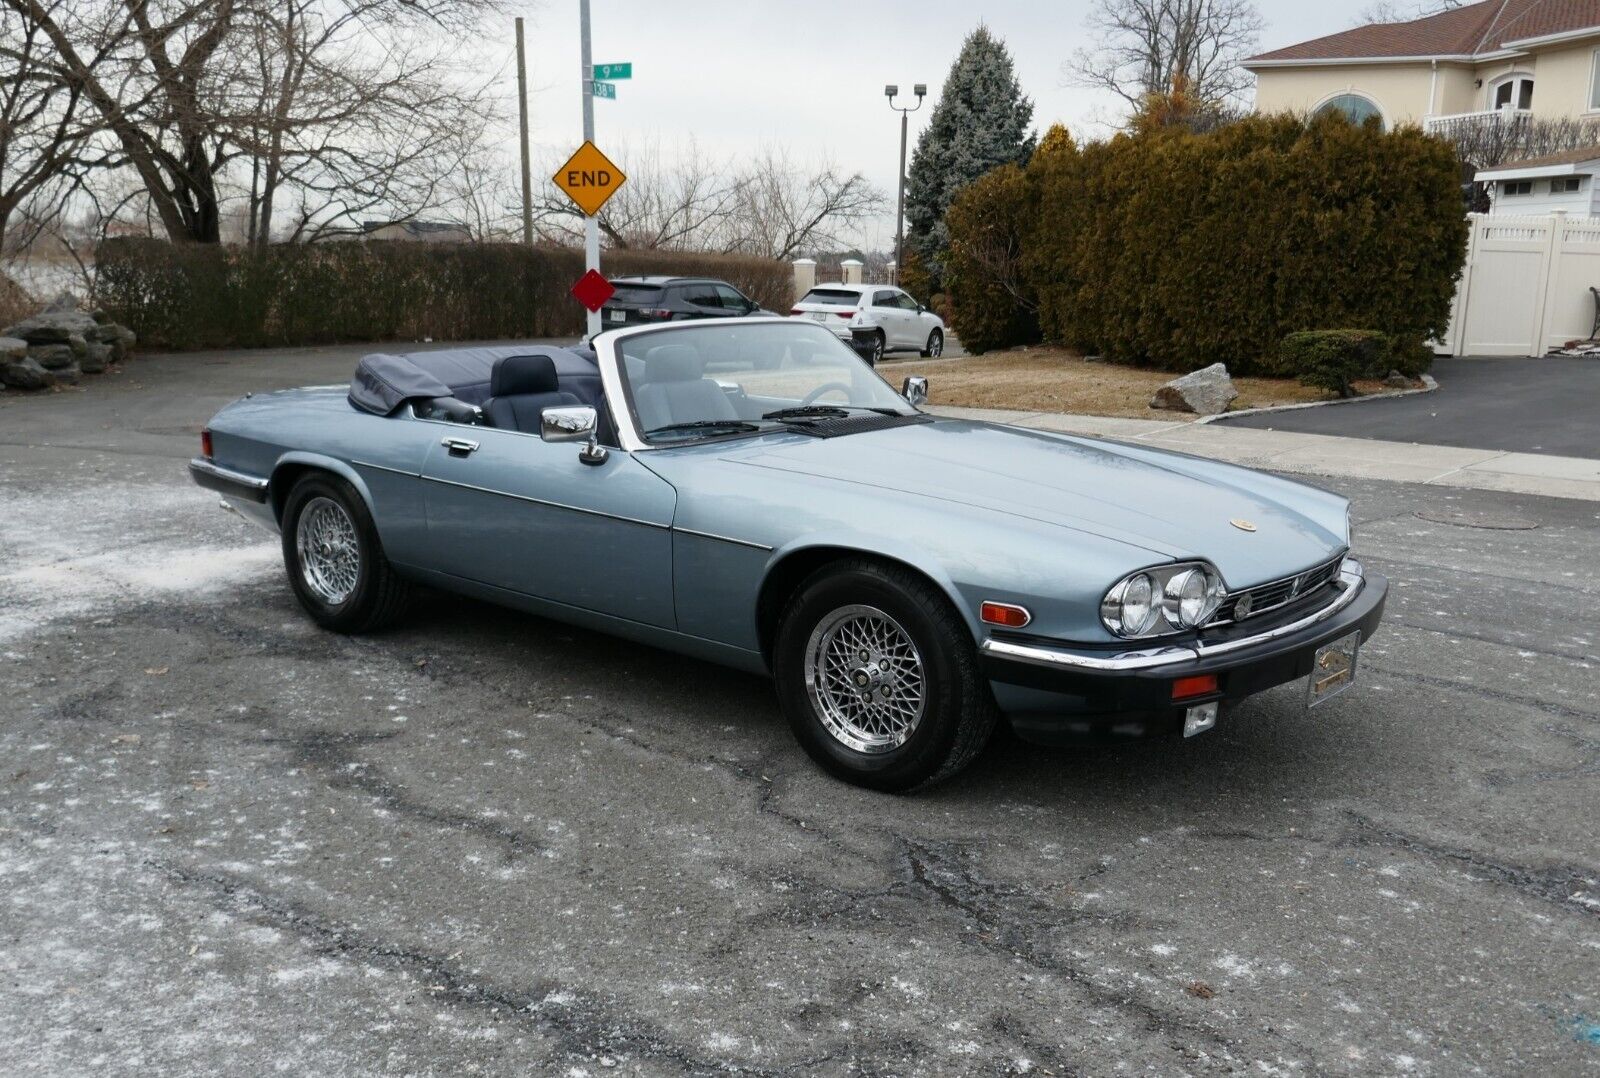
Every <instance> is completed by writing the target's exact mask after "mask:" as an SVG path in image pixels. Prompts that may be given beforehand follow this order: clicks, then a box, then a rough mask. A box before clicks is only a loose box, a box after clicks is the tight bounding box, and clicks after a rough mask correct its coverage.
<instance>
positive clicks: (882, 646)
mask: <svg viewBox="0 0 1600 1078" xmlns="http://www.w3.org/2000/svg"><path fill="white" fill-rule="evenodd" d="M925 399H926V382H925V381H924V380H922V379H917V378H908V379H906V383H905V385H904V386H903V387H902V388H901V390H900V391H898V392H897V391H896V390H895V389H894V388H892V387H891V386H890V385H889V384H888V383H887V382H886V381H884V379H883V378H882V377H881V376H880V374H879V373H878V372H877V371H875V370H874V369H873V368H872V367H871V366H869V365H868V364H867V363H865V362H863V361H862V360H861V359H860V358H859V357H858V356H857V355H856V354H855V353H854V352H853V351H852V350H851V349H850V348H849V347H848V346H846V345H845V344H843V343H841V342H840V341H839V340H838V338H836V337H835V336H834V335H833V334H832V333H830V332H828V331H827V330H826V329H823V328H821V327H818V326H814V325H809V324H805V323H802V322H799V321H797V320H789V319H780V318H772V319H765V318H760V319H744V320H740V321H739V324H738V325H728V324H721V323H718V324H706V323H684V324H671V325H663V326H651V327H639V328H634V329H623V330H617V331H613V332H609V333H604V334H602V335H600V336H599V337H597V338H596V339H595V341H594V342H593V346H592V348H586V349H564V348H553V347H545V346H534V345H528V346H523V347H500V348H477V349H456V350H447V351H437V352H419V353H412V354H409V355H383V354H379V355H372V356H368V357H366V358H365V359H363V360H362V361H361V363H360V365H359V366H358V368H357V370H356V372H355V376H354V379H353V380H352V382H351V384H350V385H349V386H348V387H347V386H344V385H339V386H328V387H311V388H305V389H295V390H288V391H284V392H275V393H263V394H259V395H253V396H250V397H247V398H245V399H243V400H239V401H236V402H234V403H233V404H230V405H228V406H227V407H226V408H224V409H223V410H222V411H221V412H219V413H218V414H217V415H216V417H215V418H214V419H212V421H211V423H210V426H209V427H208V428H207V430H206V432H205V433H204V435H203V437H202V449H203V455H202V456H201V457H199V458H198V459H196V460H194V461H192V462H191V463H190V465H189V468H190V471H191V474H192V475H193V477H194V479H195V480H196V481H197V482H198V483H199V484H200V485H201V486H203V487H207V488H209V489H211V490H214V491H218V492H220V493H221V494H222V496H223V498H224V500H225V502H226V503H227V504H229V505H230V506H232V507H234V508H236V509H238V510H240V511H242V512H244V513H245V514H247V515H251V516H253V517H254V518H256V519H257V520H259V521H260V522H261V523H263V524H265V525H266V526H268V527H269V528H271V529H273V530H274V531H277V532H279V533H280V534H281V536H282V541H283V556H284V562H285V565H286V567H287V570H288V577H289V583H290V586H291V587H292V588H293V590H294V593H295V595H296V596H297V598H298V599H299V601H300V603H301V605H302V606H303V607H304V608H305V610H306V612H307V613H308V614H309V615H310V616H311V617H312V618H313V619H314V620H315V621H316V622H317V623H319V624H320V625H322V626H325V627H326V628H328V629H331V630H334V631H338V632H346V633H353V632H363V631H367V630H372V629H376V628H377V627H379V626H381V625H383V624H385V623H387V622H389V621H391V620H392V619H394V618H396V617H397V616H399V615H400V614H401V613H402V612H403V611H404V610H405V609H406V607H407V600H408V598H409V596H410V595H411V594H412V593H413V592H414V591H415V590H416V589H417V588H419V587H426V588H434V589H442V590H445V591H449V592H457V593H461V594H464V595H468V596H475V597H477V598H480V599H485V600H488V601H490V602H494V603H501V604H504V605H507V606H512V607H517V608H521V609H523V610H526V611H530V612H533V613H536V614H540V615H543V616H545V617H549V618H554V619H558V620H561V621H565V622H570V623H574V624H577V625H581V626H586V627H588V628H591V629H595V630H599V631H602V632H606V633H611V634H614V635H616V636H619V637H623V638H625V639H627V640H630V641H635V642H637V643H640V644H645V645H650V646H654V647H660V648H667V649H672V650H675V651H678V652H682V653H685V654H688V655H692V656H696V657H698V658H700V659H704V660H709V661H711V662H714V663H721V664H725V665H727V666H731V667H736V668H739V669H741V670H747V671H752V672H757V673H761V674H768V675H770V676H771V677H772V679H773V681H774V682H775V685H776V690H777V696H778V699H779V701H780V704H781V707H782V710H783V712H784V714H785V715H786V717H787V718H788V720H789V723H790V724H791V726H792V727H793V729H794V733H795V736H796V737H797V738H798V740H799V742H800V744H801V745H802V746H803V747H804V748H805V750H806V751H807V752H808V753H809V754H810V755H811V756H812V757H813V758H814V759H815V760H816V761H817V762H818V763H819V764H820V765H821V766H822V767H824V768H826V769H827V770H828V771H830V772H832V773H833V774H834V775H837V776H839V777H841V778H844V779H846V780H848V781H850V782H854V783H858V784H861V785H864V786H870V787H874V788H877V789H882V790H894V791H901V790H909V789H912V788H915V787H918V786H922V785H924V784H927V783H930V782H933V781H936V780H939V779H942V778H944V777H947V776H949V775H951V774H954V773H955V772H957V771H959V770H960V769H961V768H962V767H963V766H965V765H966V764H967V763H969V762H970V761H971V760H972V759H973V758H974V757H975V756H976V755H977V754H978V753H979V752H980V751H981V750H982V749H983V747H984V745H985V743H986V742H987V741H988V740H989V737H990V734H991V733H992V731H993V729H994V727H995V724H996V723H997V722H998V721H1000V720H1001V719H1002V718H1004V719H1005V720H1006V721H1009V722H1010V724H1011V725H1012V726H1013V727H1014V728H1015V729H1016V731H1017V732H1018V733H1019V734H1020V735H1021V736H1022V737H1024V738H1026V739H1030V740H1035V741H1040V742H1045V743H1054V742H1060V741H1063V740H1067V739H1082V738H1085V737H1089V738H1096V737H1099V738H1115V737H1122V736H1139V735H1152V736H1153V735H1170V736H1174V737H1176V736H1180V735H1183V736H1192V735H1194V734H1198V733H1201V732H1203V731H1205V730H1208V729H1211V728H1212V727H1213V726H1214V725H1215V724H1216V723H1217V721H1218V719H1219V715H1226V713H1227V711H1228V709H1229V708H1230V707H1231V706H1232V705H1235V704H1236V703H1238V702H1239V701H1241V700H1243V699H1244V698H1245V697H1247V696H1250V695H1252V694H1254V693H1259V692H1261V691H1262V690H1264V689H1267V688H1270V687H1273V686H1278V685H1283V684H1286V683H1289V682H1296V681H1302V680H1303V681H1304V683H1305V690H1304V698H1305V699H1306V700H1307V701H1308V702H1309V703H1320V702H1323V701H1325V700H1328V699H1331V698H1332V697H1334V696H1335V695H1337V694H1338V693H1340V692H1341V691H1343V690H1344V689H1346V688H1347V687H1349V686H1350V685H1351V683H1352V682H1353V681H1354V679H1355V675H1356V663H1357V657H1358V649H1359V646H1360V643H1361V642H1362V641H1363V640H1365V639H1366V638H1367V637H1369V636H1370V635H1371V634H1372V632H1373V631H1374V630H1375V629H1376V628H1377V625H1378V622H1379V619H1380V618H1381V616H1382V613H1383V605H1384V598H1385V595H1386V593H1387V591H1388V584H1387V582H1386V581H1385V580H1384V579H1383V578H1382V577H1381V576H1378V575H1375V574H1372V573H1368V572H1364V571H1363V569H1362V566H1361V565H1360V564H1359V563H1358V562H1357V561H1356V560H1355V559H1354V558H1353V557H1351V556H1350V515H1349V507H1348V503H1347V502H1346V501H1345V499H1343V498H1341V497H1339V496H1337V495H1334V494H1330V493H1327V492H1325V491H1322V490H1318V489H1315V488H1313V487H1310V486H1305V485H1302V484H1299V483H1294V482H1290V481H1288V480H1284V479H1280V478H1277V477H1274V476H1270V475H1264V474H1261V473H1258V472H1253V471H1250V470H1247V469H1244V468H1239V467H1235V466H1232V465H1228V464H1220V463H1215V462H1212V461H1206V460H1199V459H1196V458H1193V457H1188V456H1183V455H1179V454H1173V453H1166V452H1161V451H1158V450H1154V449H1150V448H1144V447H1137V446H1131V445H1124V444H1118V443H1115V442H1108V441H1100V440H1096V439H1092V438H1082V437H1072V436H1069V435H1065V434H1052V433H1047V432H1042V431H1035V430H1022V429H1018V428H1014V427H1006V426H998V425H995V424H991V423H975V422H966V421H962V420H957V419H950V418H943V417H940V416H937V415H932V414H929V413H928V412H927V411H925V410H924V409H923V408H922V407H920V406H921V405H922V404H923V403H924V402H925Z"/></svg>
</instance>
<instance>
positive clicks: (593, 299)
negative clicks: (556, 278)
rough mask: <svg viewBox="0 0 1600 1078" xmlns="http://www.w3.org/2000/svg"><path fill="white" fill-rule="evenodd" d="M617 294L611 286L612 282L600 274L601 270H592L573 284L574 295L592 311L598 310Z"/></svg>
mask: <svg viewBox="0 0 1600 1078" xmlns="http://www.w3.org/2000/svg"><path fill="white" fill-rule="evenodd" d="M616 294H617V290H616V289H615V288H612V287H611V282H610V281H608V280H606V279H605V278H604V277H602V276H601V275H600V271H599V270H590V271H589V272H588V273H585V274H584V275H583V276H582V277H579V278H578V283H577V284H575V285H573V286H572V295H573V297H574V298H575V299H577V301H578V302H579V303H581V304H583V305H584V307H585V308H586V309H588V310H590V311H598V310H599V309H600V308H601V307H604V306H605V305H606V300H608V299H610V298H611V297H612V296H614V295H616Z"/></svg>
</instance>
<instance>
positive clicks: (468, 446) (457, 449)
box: [439, 438, 478, 453]
mask: <svg viewBox="0 0 1600 1078" xmlns="http://www.w3.org/2000/svg"><path fill="white" fill-rule="evenodd" d="M439 444H440V445H442V446H444V447H445V448H446V449H448V450H450V452H452V453H476V452H477V451H478V443H477V442H474V441H473V440H472V439H471V438H445V439H443V440H442V441H440V443H439Z"/></svg>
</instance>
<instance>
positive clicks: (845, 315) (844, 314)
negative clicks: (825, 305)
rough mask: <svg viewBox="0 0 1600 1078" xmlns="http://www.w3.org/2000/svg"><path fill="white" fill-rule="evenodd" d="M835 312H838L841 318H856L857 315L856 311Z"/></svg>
mask: <svg viewBox="0 0 1600 1078" xmlns="http://www.w3.org/2000/svg"><path fill="white" fill-rule="evenodd" d="M834 313H836V314H837V315H838V316H839V317H840V318H854V317H855V316H856V312H854V311H836V312H834Z"/></svg>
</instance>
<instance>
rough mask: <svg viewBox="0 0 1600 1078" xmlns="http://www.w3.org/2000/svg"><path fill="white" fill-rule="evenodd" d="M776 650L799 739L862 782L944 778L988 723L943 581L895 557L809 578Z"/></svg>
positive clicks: (968, 640)
mask: <svg viewBox="0 0 1600 1078" xmlns="http://www.w3.org/2000/svg"><path fill="white" fill-rule="evenodd" d="M773 660H774V662H773V666H774V675H775V678H776V681H777V687H778V698H779V701H780V703H781V705H782V707H783V711H784V714H785V716H786V717H787V718H788V720H789V725H790V727H791V728H792V729H793V730H794V734H795V737H796V738H797V739H798V740H799V742H800V744H801V746H802V747H804V749H805V750H806V752H807V753H808V754H810V756H811V758H812V759H813V760H815V761H816V762H817V763H818V764H820V765H821V766H822V767H823V768H825V769H826V770H827V771H829V772H830V773H831V774H833V775H835V776H837V777H839V778H841V779H844V780H845V781H847V782H852V783H855V784H856V785H859V786H866V787H870V788H872V789H877V790H887V791H891V792H902V791H905V790H910V789H913V788H915V787H918V786H923V785H927V784H929V783H933V782H937V781H939V780H941V779H945V778H948V777H949V776H951V775H954V774H955V773H956V772H958V771H960V770H961V769H962V768H964V767H966V766H967V764H968V763H970V762H971V761H972V759H973V758H974V757H976V756H977V755H978V753H979V752H980V751H982V749H983V747H984V745H986V744H987V743H988V741H989V737H990V735H991V734H992V733H993V731H994V725H995V720H996V716H997V711H996V708H995V704H994V699H993V697H992V695H991V694H990V692H989V687H988V684H987V682H986V681H985V680H984V679H983V676H982V674H981V672H980V671H979V669H978V663H977V656H976V653H975V650H974V648H973V646H972V636H971V633H970V632H968V630H967V627H966V625H965V624H964V623H963V622H962V620H961V617H960V615H959V614H957V613H956V611H955V609H954V608H953V607H952V606H951V605H950V602H949V600H948V599H946V598H945V596H944V594H943V593H942V592H941V591H939V589H937V588H936V587H934V586H933V585H932V584H930V583H929V582H928V581H927V580H925V579H923V578H922V577H920V576H917V575H916V574H914V573H912V572H909V571H908V570H905V569H902V568H899V567H897V566H893V565H885V564H881V563H878V562H874V561H867V560H862V561H850V562H845V563H841V564H836V565H832V566H829V567H827V568H825V569H822V570H820V571H819V572H817V573H816V574H814V575H813V576H812V577H810V578H809V579H808V580H806V582H805V583H804V584H802V585H801V586H800V589H799V591H798V592H797V593H796V595H795V597H794V599H793V600H792V601H791V603H790V605H789V609H788V611H787V612H786V614H785V615H784V617H783V619H782V621H781V622H780V624H779V627H778V635H777V639H776V642H775V649H774V654H773Z"/></svg>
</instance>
